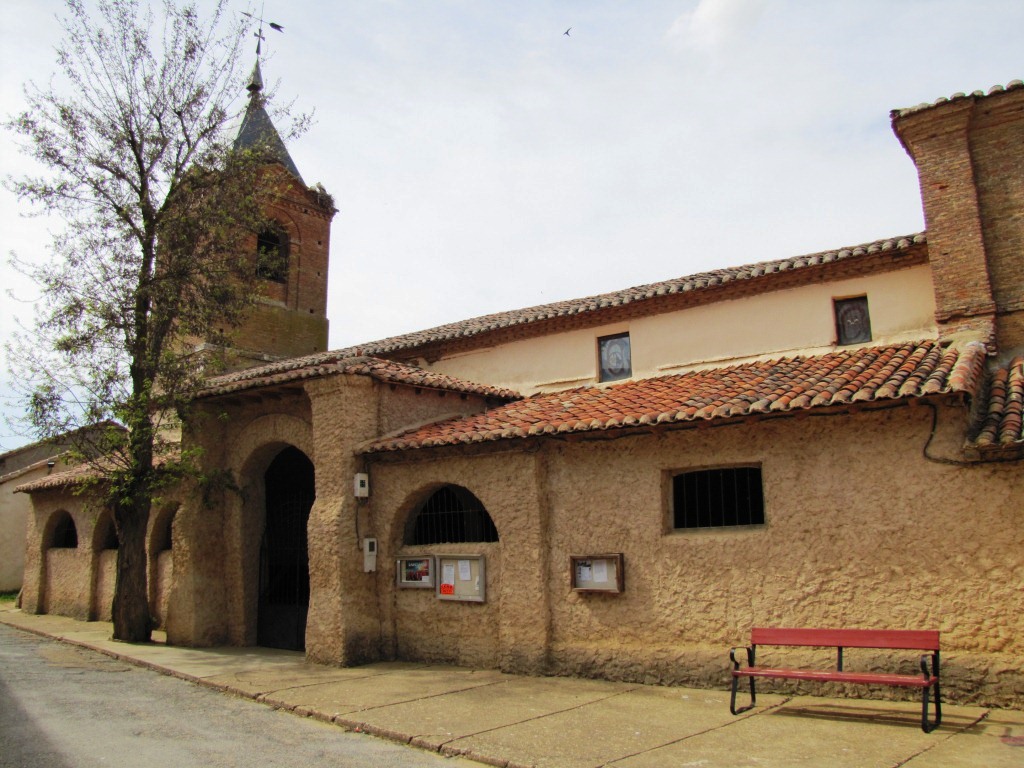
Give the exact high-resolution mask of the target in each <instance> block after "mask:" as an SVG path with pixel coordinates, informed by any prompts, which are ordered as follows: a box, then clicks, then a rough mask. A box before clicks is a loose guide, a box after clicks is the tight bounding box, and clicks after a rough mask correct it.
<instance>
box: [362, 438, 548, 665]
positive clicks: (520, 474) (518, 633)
mask: <svg viewBox="0 0 1024 768" xmlns="http://www.w3.org/2000/svg"><path fill="white" fill-rule="evenodd" d="M372 471H373V475H372V476H373V477H375V478H376V479H377V481H376V485H375V488H376V489H377V491H376V492H375V493H374V494H373V496H372V497H371V505H370V509H371V514H372V517H373V521H374V529H375V530H376V532H377V534H378V536H379V542H380V547H381V549H380V556H379V559H378V573H377V580H376V582H377V590H378V591H379V593H380V595H381V597H380V604H381V625H382V630H383V635H384V638H385V641H386V642H390V650H391V653H393V654H394V655H395V656H396V657H397V658H403V659H421V660H429V661H444V662H450V663H456V664H468V665H474V666H490V667H499V668H501V669H503V670H505V671H509V672H526V673H534V674H539V673H542V672H543V671H544V657H545V654H546V652H547V644H548V634H547V633H548V617H547V609H546V602H547V595H546V594H545V591H544V586H545V585H544V573H545V570H546V566H545V564H546V556H547V555H546V551H545V546H544V529H545V525H546V516H545V514H544V511H543V503H542V501H543V500H542V499H540V498H539V497H538V493H537V490H538V488H539V485H538V482H537V477H538V463H537V459H536V457H535V456H534V455H532V454H530V453H522V452H516V453H506V454H497V455H495V454H489V455H481V456H458V457H451V458H448V459H441V460H438V461H436V462H409V463H402V464H391V463H381V464H374V465H373V467H372ZM444 484H453V485H459V486H462V487H464V488H466V489H467V490H469V491H470V492H471V493H473V495H475V496H476V497H477V499H478V500H479V501H480V502H481V503H482V504H483V506H484V508H485V509H486V510H487V512H488V514H489V515H490V517H491V520H492V521H493V522H494V525H495V527H496V528H497V530H498V542H496V543H463V544H438V545H431V546H424V545H420V546H405V545H403V544H402V537H403V533H404V529H405V524H406V521H407V520H408V518H409V515H410V514H411V513H412V512H413V511H414V508H415V507H416V505H417V504H419V503H420V502H422V501H423V500H424V499H426V498H427V497H428V496H429V495H430V494H431V493H432V492H433V491H434V490H436V489H437V488H438V487H440V486H441V485H444ZM417 554H434V555H439V554H467V555H473V554H482V555H484V557H485V561H486V566H485V570H486V576H487V580H486V587H487V593H486V602H485V603H483V604H480V603H472V602H449V601H441V600H438V599H437V598H436V597H435V596H434V593H433V592H432V591H430V590H416V589H400V588H398V587H397V586H396V585H395V558H397V557H399V556H412V555H417Z"/></svg>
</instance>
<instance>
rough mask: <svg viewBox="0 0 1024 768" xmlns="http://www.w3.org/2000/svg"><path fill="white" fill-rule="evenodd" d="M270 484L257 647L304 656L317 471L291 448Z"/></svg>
mask: <svg viewBox="0 0 1024 768" xmlns="http://www.w3.org/2000/svg"><path fill="white" fill-rule="evenodd" d="M264 479H265V481H266V507H267V515H266V526H265V527H264V530H263V540H262V542H261V543H260V576H259V578H260V580H259V614H258V618H257V626H256V642H257V643H258V644H259V645H263V646H268V647H270V648H286V649H289V650H296V651H301V650H304V649H305V647H306V615H307V614H308V612H309V548H308V546H307V545H308V542H307V536H306V525H307V523H308V521H309V510H310V509H311V508H312V506H313V499H314V497H315V489H314V482H313V465H312V463H311V462H310V461H309V459H308V458H306V455H305V454H303V453H302V452H301V451H299V450H297V449H295V448H286V449H285V450H283V451H281V453H279V454H278V455H277V457H276V458H275V459H274V461H273V462H271V464H270V467H269V468H268V469H267V472H266V474H265V475H264Z"/></svg>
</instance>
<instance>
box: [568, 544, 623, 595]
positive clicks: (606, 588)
mask: <svg viewBox="0 0 1024 768" xmlns="http://www.w3.org/2000/svg"><path fill="white" fill-rule="evenodd" d="M569 583H570V584H572V589H573V592H613V593H618V592H621V591H622V590H623V589H624V588H625V586H626V579H625V572H624V569H623V561H622V553H621V552H616V553H614V554H610V555H571V556H570V557H569Z"/></svg>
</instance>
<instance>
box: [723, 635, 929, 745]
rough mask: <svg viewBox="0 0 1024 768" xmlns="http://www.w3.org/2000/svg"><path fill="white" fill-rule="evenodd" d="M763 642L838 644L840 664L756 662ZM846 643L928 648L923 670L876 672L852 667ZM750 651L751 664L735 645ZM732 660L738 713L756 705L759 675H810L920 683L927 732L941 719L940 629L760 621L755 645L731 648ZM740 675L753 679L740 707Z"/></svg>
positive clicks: (798, 677) (871, 682) (868, 681)
mask: <svg viewBox="0 0 1024 768" xmlns="http://www.w3.org/2000/svg"><path fill="white" fill-rule="evenodd" d="M761 645H776V646H805V647H808V646H809V647H816V648H836V649H838V661H837V663H836V668H835V669H828V670H819V669H782V668H776V667H759V666H757V664H756V653H757V647H758V646H761ZM844 648H888V649H895V650H915V651H929V653H926V654H924V655H923V656H921V674H913V675H904V674H884V673H875V672H849V671H847V670H845V669H843V649H844ZM738 650H745V651H746V652H747V658H746V664H747V666H745V667H743V666H741V662H740V660H739V659H737V658H736V651H738ZM729 659H730V660H731V661H732V699H731V700H730V702H729V711H730V712H732V713H733V714H734V715H738V714H739V713H740V712H746V711H747V710H748V709H752V708H753V707H754V705H755V703H756V696H757V694H756V693H755V691H754V680H755V678H758V677H767V678H784V679H787V680H811V681H814V682H821V683H858V684H861V685H893V686H898V687H901V688H920V689H921V728H922V729H923V730H924V732H925V733H930V732H931V731H933V730H935V729H936V728H937V727H938V726H939V724H940V723H941V722H942V702H941V700H940V698H939V633H938V632H936V631H932V630H905V629H767V628H763V627H756V628H754V629H753V630H751V632H750V646H749V647H746V648H743V647H742V646H739V647H736V648H733V649H732V650H730V651H729ZM741 677H745V678H748V679H749V680H750V704H749V705H747V706H745V707H743V708H741V709H737V708H736V689H737V688H738V687H739V681H740V678H741ZM932 689H934V691H935V694H934V701H935V720H934V722H929V720H928V698H929V693H930V692H931V691H932Z"/></svg>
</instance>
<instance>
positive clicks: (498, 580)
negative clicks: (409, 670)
mask: <svg viewBox="0 0 1024 768" xmlns="http://www.w3.org/2000/svg"><path fill="white" fill-rule="evenodd" d="M420 477H421V480H422V479H426V478H427V477H429V472H424V473H423V474H422V475H421V476H420ZM460 480H461V481H462V482H459V481H460ZM467 480H469V482H466V481H467ZM439 495H440V496H444V495H448V496H449V497H451V496H454V497H456V498H455V499H454V500H455V501H457V502H458V501H461V502H463V503H462V504H459V505H457V507H458V508H456V509H454V510H452V512H453V513H454V514H455V515H457V516H458V515H463V514H465V513H466V512H472V511H473V508H474V507H475V508H479V510H480V511H482V512H483V513H485V514H486V516H487V521H488V523H489V527H490V528H491V530H492V531H493V533H492V534H490V535H465V536H463V535H458V536H445V535H441V536H439V537H437V538H436V540H434V539H427V540H426V541H429V543H425V542H424V540H419V541H420V542H421V543H414V542H416V541H417V539H415V538H407V534H409V533H411V532H414V531H415V529H416V525H417V518H418V517H419V515H421V514H422V513H423V512H424V511H425V510H426V509H427V508H428V507H429V505H430V504H431V500H432V499H436V498H438V497H439ZM459 497H461V498H459ZM402 498H403V500H402V502H401V503H400V504H399V505H397V507H396V508H395V514H394V515H393V516H392V517H391V522H390V525H389V528H388V530H387V534H386V535H387V542H388V544H389V546H390V547H391V548H392V549H391V550H390V551H392V552H395V553H396V554H397V555H398V556H400V557H409V558H413V559H416V558H421V557H431V558H433V561H434V568H435V581H434V588H433V589H429V590H428V589H411V588H405V587H404V586H401V585H396V584H395V580H394V579H391V584H390V586H388V587H386V589H388V590H389V591H390V592H391V598H390V600H388V601H386V608H385V614H386V617H387V618H386V621H387V626H388V631H389V634H390V636H389V638H388V642H390V643H391V649H390V651H389V653H390V654H391V656H392V658H396V659H401V660H408V661H423V662H437V663H447V664H463V665H467V666H480V667H496V666H498V664H499V657H500V635H501V617H502V613H503V609H502V588H501V585H502V570H503V547H504V546H505V545H504V544H503V543H502V540H501V539H502V531H501V530H500V528H499V525H500V523H501V521H500V520H499V519H498V517H497V516H494V517H492V516H491V513H490V510H489V508H488V504H487V501H486V499H484V498H483V497H482V495H478V494H477V493H476V488H475V487H474V484H473V482H472V476H471V475H470V474H468V473H461V472H451V473H448V472H444V473H438V475H435V477H434V478H430V479H429V480H428V481H427V482H420V483H417V484H416V485H415V486H412V488H411V490H410V491H409V492H408V493H406V494H404V495H403V497H402ZM467 508H468V509H467ZM443 514H444V510H442V515H443ZM463 522H464V521H463ZM472 529H473V526H472V525H470V526H469V531H468V532H469V533H472ZM466 532H467V529H466V528H465V527H463V529H462V530H461V531H459V533H460V534H461V533H466ZM478 532H479V529H478ZM446 555H449V556H450V555H480V556H482V557H483V565H484V566H485V570H486V581H485V585H484V586H485V599H484V601H483V602H482V603H481V602H448V601H439V600H438V599H437V597H436V596H435V591H436V590H437V588H438V586H437V585H438V584H439V583H440V579H442V578H443V573H442V571H441V570H440V569H441V558H442V557H444V556H446Z"/></svg>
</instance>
